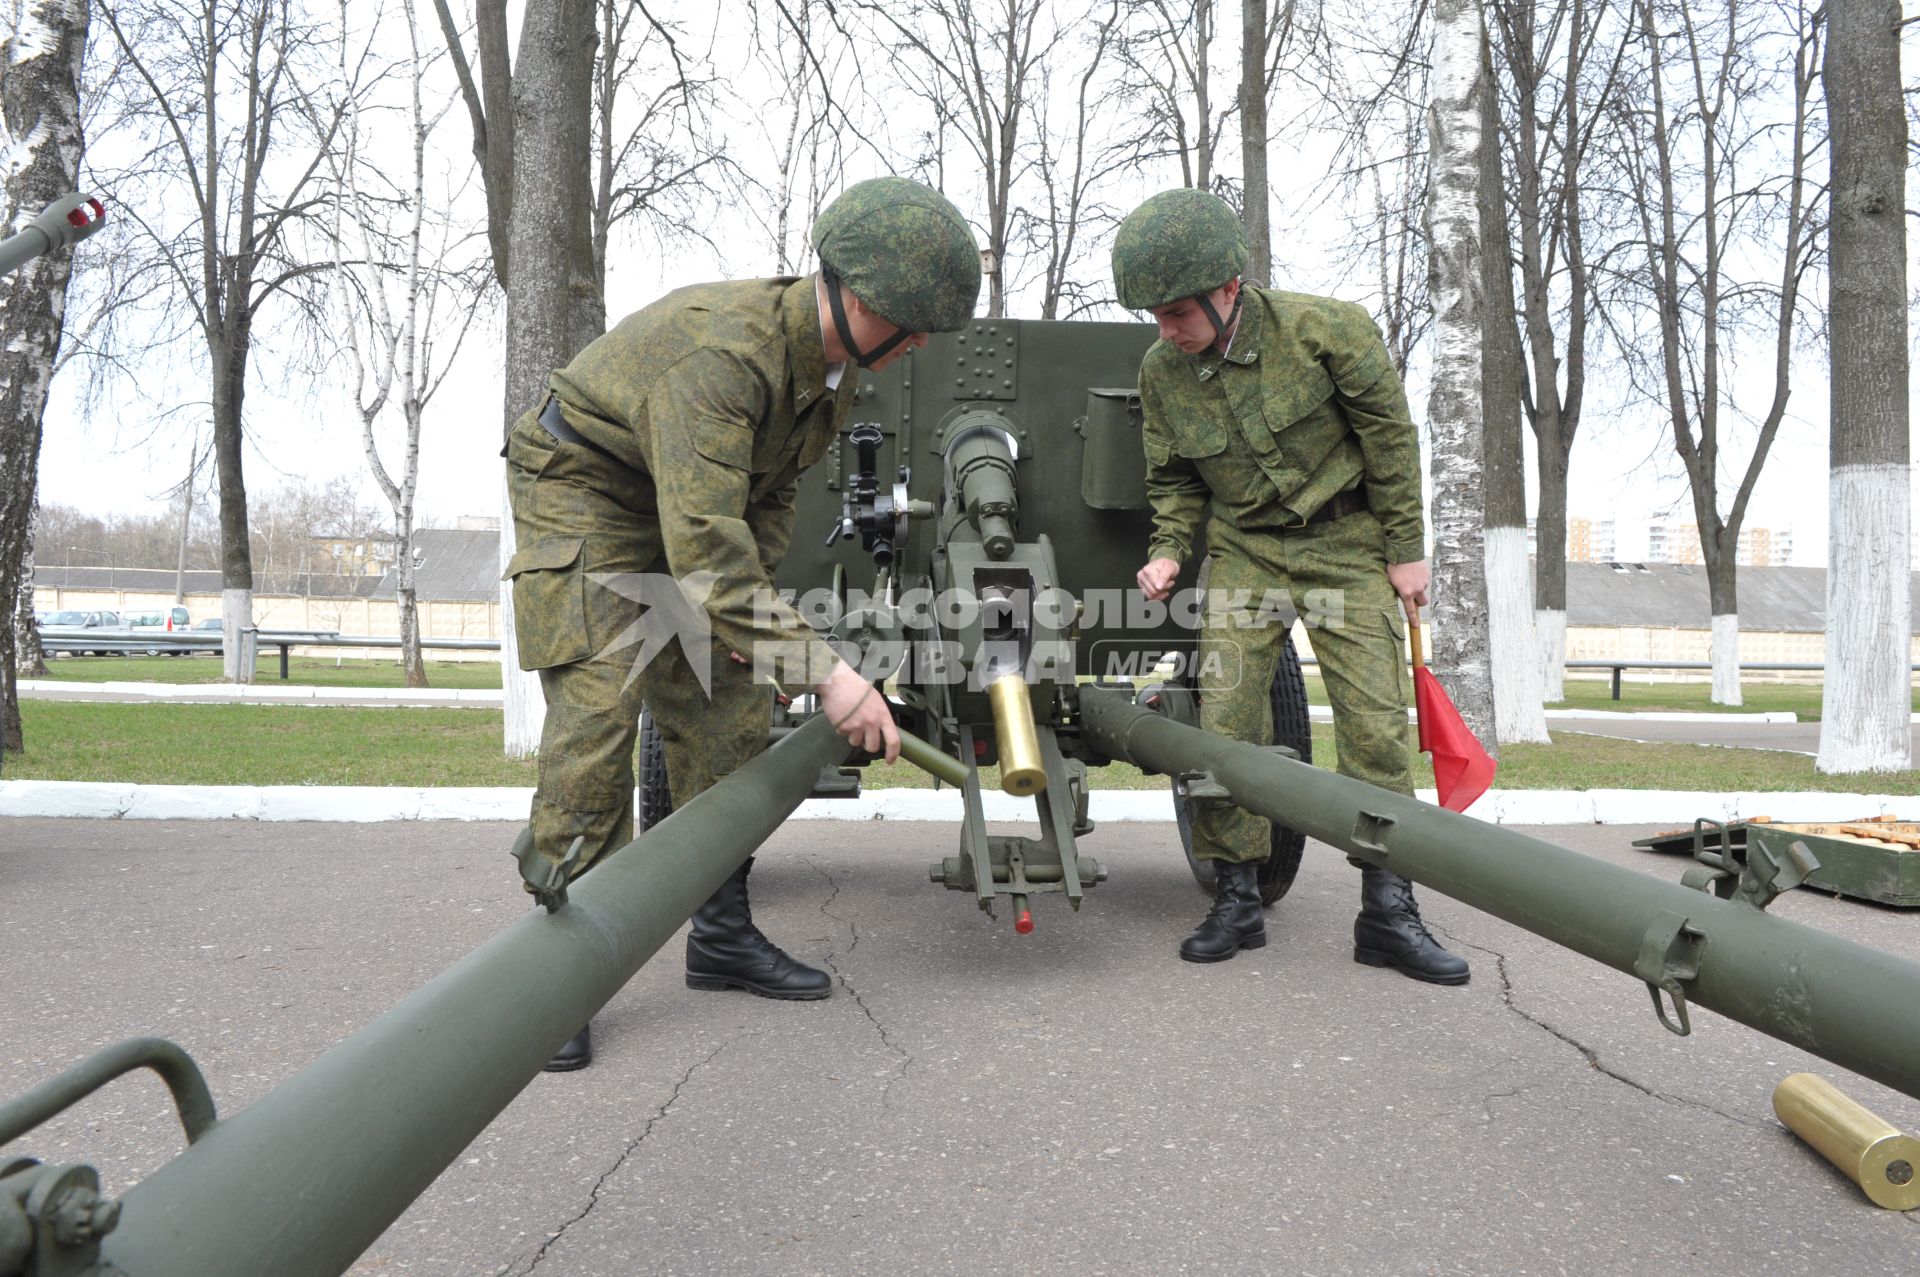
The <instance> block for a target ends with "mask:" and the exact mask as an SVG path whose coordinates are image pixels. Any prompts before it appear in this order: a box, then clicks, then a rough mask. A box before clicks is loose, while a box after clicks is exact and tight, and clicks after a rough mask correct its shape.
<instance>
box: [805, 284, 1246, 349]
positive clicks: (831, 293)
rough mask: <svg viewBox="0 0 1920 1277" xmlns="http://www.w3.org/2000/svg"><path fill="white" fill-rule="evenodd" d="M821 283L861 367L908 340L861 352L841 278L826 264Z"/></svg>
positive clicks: (899, 336)
mask: <svg viewBox="0 0 1920 1277" xmlns="http://www.w3.org/2000/svg"><path fill="white" fill-rule="evenodd" d="M820 282H821V283H823V284H825V285H826V288H827V308H828V309H829V310H831V311H832V312H833V330H834V331H835V332H836V333H838V334H840V344H841V345H842V346H844V347H845V348H846V351H847V357H848V358H850V359H852V360H853V362H854V363H856V364H858V365H859V366H860V367H862V368H871V367H873V365H874V363H875V361H876V360H879V359H881V358H884V357H885V356H886V354H887V353H888V352H889V351H891V350H892V349H893V348H894V347H895V346H898V345H899V344H900V343H901V342H903V341H905V340H906V339H907V336H908V334H907V330H906V329H904V328H895V329H894V330H893V336H891V337H889V338H887V339H886V340H885V341H883V342H881V343H880V344H879V345H878V346H875V347H874V348H873V349H872V350H864V351H863V350H861V349H860V346H859V344H858V343H857V342H855V341H854V339H853V329H852V327H850V326H849V325H848V323H847V306H846V302H845V301H844V300H842V298H841V296H840V276H838V275H837V274H835V273H834V270H833V267H831V266H829V265H827V264H826V263H825V262H821V263H820ZM1216 322H1218V321H1216Z"/></svg>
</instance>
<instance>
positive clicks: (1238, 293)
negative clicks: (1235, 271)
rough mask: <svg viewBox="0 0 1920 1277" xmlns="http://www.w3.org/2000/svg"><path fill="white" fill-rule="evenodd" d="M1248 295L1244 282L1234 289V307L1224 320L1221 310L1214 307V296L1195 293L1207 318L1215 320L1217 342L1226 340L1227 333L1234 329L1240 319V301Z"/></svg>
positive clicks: (1214, 333) (1214, 334) (1214, 329)
mask: <svg viewBox="0 0 1920 1277" xmlns="http://www.w3.org/2000/svg"><path fill="white" fill-rule="evenodd" d="M1246 296H1247V289H1246V285H1244V284H1243V285H1241V286H1240V287H1239V288H1236V289H1234V291H1233V309H1232V310H1229V311H1228V312H1227V317H1226V319H1225V320H1222V319H1221V318H1220V312H1219V311H1217V310H1215V309H1214V308H1213V298H1211V297H1209V296H1208V295H1207V294H1205V293H1195V294H1194V295H1193V300H1195V301H1197V302H1199V303H1200V309H1201V310H1203V311H1205V312H1206V314H1207V318H1208V319H1210V320H1212V321H1213V339H1214V341H1215V342H1223V341H1225V340H1226V339H1227V334H1228V333H1229V332H1231V331H1233V326H1234V324H1236V323H1238V322H1239V320H1240V303H1241V302H1242V301H1245V300H1246Z"/></svg>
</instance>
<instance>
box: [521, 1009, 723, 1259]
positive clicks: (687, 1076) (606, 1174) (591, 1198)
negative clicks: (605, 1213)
mask: <svg viewBox="0 0 1920 1277" xmlns="http://www.w3.org/2000/svg"><path fill="white" fill-rule="evenodd" d="M747 1036H751V1035H747ZM737 1041H739V1039H738V1038H729V1039H728V1040H727V1041H725V1042H722V1043H721V1044H720V1045H719V1046H717V1047H715V1048H713V1050H712V1051H711V1052H709V1053H708V1054H707V1057H706V1058H705V1059H702V1060H695V1061H694V1062H693V1063H692V1064H691V1065H689V1066H688V1068H687V1071H686V1072H685V1073H682V1074H681V1075H680V1080H679V1081H678V1082H675V1083H674V1084H673V1093H672V1094H671V1095H669V1096H667V1099H666V1103H664V1104H662V1105H661V1106H660V1107H659V1108H657V1109H655V1110H654V1111H653V1115H652V1116H651V1117H649V1118H647V1124H646V1126H645V1127H643V1128H642V1129H641V1131H640V1134H638V1135H637V1136H635V1137H634V1138H633V1139H632V1140H630V1141H628V1143H627V1146H626V1147H625V1148H624V1149H621V1150H620V1156H619V1157H617V1158H615V1159H614V1161H613V1165H612V1166H609V1167H608V1168H607V1169H606V1170H605V1171H603V1172H601V1174H600V1177H599V1178H598V1179H596V1180H594V1181H593V1188H592V1190H591V1191H590V1192H589V1193H588V1194H587V1204H586V1206H584V1207H583V1208H581V1211H580V1213H579V1214H578V1215H575V1216H574V1217H573V1218H572V1219H570V1220H568V1221H567V1222H566V1223H564V1224H562V1225H560V1227H558V1228H556V1229H554V1230H553V1232H551V1233H549V1234H548V1235H547V1240H546V1241H544V1242H542V1243H540V1248H539V1249H538V1250H536V1251H535V1252H534V1253H533V1258H532V1260H531V1261H529V1262H528V1264H527V1266H526V1267H525V1268H521V1269H518V1270H517V1271H515V1272H513V1273H512V1277H528V1274H530V1273H532V1272H533V1270H534V1269H536V1268H538V1267H539V1266H540V1265H541V1263H542V1261H544V1260H545V1259H546V1257H547V1252H548V1251H550V1250H552V1249H553V1246H554V1243H555V1242H558V1241H559V1240H560V1238H561V1237H562V1236H564V1235H565V1234H566V1231H567V1230H568V1229H569V1228H572V1227H573V1226H574V1225H575V1224H577V1223H579V1222H580V1221H581V1220H583V1219H585V1218H586V1217H587V1216H589V1215H591V1214H592V1213H593V1208H594V1207H596V1206H598V1205H599V1204H600V1190H601V1189H602V1188H604V1187H605V1186H606V1183H607V1181H608V1180H609V1179H612V1178H613V1176H614V1174H615V1173H616V1172H618V1171H619V1169H620V1168H621V1167H622V1166H625V1165H626V1164H627V1159H628V1158H630V1157H632V1156H633V1155H634V1153H635V1152H636V1151H637V1150H638V1149H639V1147H640V1146H641V1145H642V1144H644V1143H646V1142H647V1137H648V1136H650V1135H652V1134H653V1128H654V1127H655V1126H656V1125H657V1124H658V1123H659V1122H660V1120H661V1119H662V1118H664V1117H666V1115H667V1112H668V1110H670V1109H672V1108H673V1106H674V1105H675V1104H677V1103H679V1101H680V1092H681V1091H682V1090H684V1089H685V1087H686V1085H687V1083H688V1082H690V1081H692V1080H693V1075H694V1074H695V1073H698V1072H699V1071H700V1070H701V1069H704V1068H705V1067H707V1065H709V1064H712V1063H713V1062H714V1060H715V1059H717V1058H719V1056H720V1053H721V1052H722V1051H725V1050H726V1049H727V1048H728V1047H730V1046H732V1045H733V1044H734V1043H735V1042H737ZM511 1267H512V1265H509V1266H508V1268H511ZM508 1268H503V1269H501V1270H500V1275H501V1277H507V1274H508Z"/></svg>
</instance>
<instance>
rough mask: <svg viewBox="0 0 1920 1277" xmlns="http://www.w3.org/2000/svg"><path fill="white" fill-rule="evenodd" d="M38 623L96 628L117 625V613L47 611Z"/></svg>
mask: <svg viewBox="0 0 1920 1277" xmlns="http://www.w3.org/2000/svg"><path fill="white" fill-rule="evenodd" d="M40 624H44V626H52V628H71V630H96V628H102V626H119V614H117V613H48V614H46V620H42V622H40Z"/></svg>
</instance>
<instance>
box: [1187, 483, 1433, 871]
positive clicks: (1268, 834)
mask: <svg viewBox="0 0 1920 1277" xmlns="http://www.w3.org/2000/svg"><path fill="white" fill-rule="evenodd" d="M1207 541H1208V545H1209V549H1208V558H1209V560H1210V562H1209V565H1208V568H1207V597H1208V599H1209V600H1210V601H1212V602H1213V606H1210V607H1209V608H1208V610H1207V611H1206V612H1205V613H1203V614H1202V622H1201V631H1200V650H1199V656H1198V668H1199V670H1200V671H1201V678H1200V693H1201V694H1200V726H1201V727H1203V728H1204V729H1206V730H1207V731H1210V732H1218V733H1220V734H1221V735H1222V736H1226V737H1230V738H1231V739H1233V740H1239V741H1246V742H1248V743H1249V744H1255V745H1270V744H1272V743H1273V703H1272V700H1271V697H1270V693H1269V690H1268V689H1269V688H1270V687H1271V686H1272V684H1273V676H1274V671H1275V670H1276V669H1278V668H1279V664H1280V649H1281V643H1282V641H1283V640H1284V639H1285V638H1286V636H1287V632H1288V621H1289V619H1290V618H1288V617H1285V616H1281V617H1279V618H1278V619H1276V618H1275V616H1274V611H1266V612H1263V611H1262V610H1261V607H1260V604H1261V600H1262V599H1263V597H1265V596H1266V592H1267V591H1269V590H1277V591H1281V592H1283V593H1284V595H1285V596H1286V599H1285V600H1283V607H1282V608H1281V609H1277V610H1280V611H1284V610H1285V608H1284V603H1286V602H1290V603H1291V605H1292V610H1293V611H1294V612H1295V613H1296V614H1297V615H1298V616H1299V618H1300V619H1301V620H1302V621H1303V622H1304V623H1305V624H1306V626H1307V632H1308V635H1309V638H1310V641H1311V642H1312V644H1313V654H1314V656H1315V657H1316V658H1318V660H1319V662H1320V677H1321V679H1322V680H1323V681H1324V683H1325V684H1326V689H1327V699H1328V700H1329V701H1330V702H1331V703H1332V705H1333V735H1334V744H1335V747H1336V749H1337V751H1338V753H1339V756H1340V757H1339V764H1338V770H1339V772H1340V774H1341V775H1343V776H1351V777H1353V778H1354V779H1356V780H1364V781H1366V782H1367V783H1368V784H1371V785H1378V786H1380V787H1381V788H1383V789H1391V790H1393V791H1395V792H1396V793H1402V794H1412V793H1413V755H1412V743H1413V742H1412V735H1411V733H1410V732H1409V731H1408V727H1407V705H1408V698H1409V697H1410V695H1411V691H1412V681H1413V680H1412V674H1411V673H1410V672H1409V670H1408V667H1407V657H1406V654H1405V639H1406V618H1405V617H1404V615H1403V614H1402V613H1401V610H1400V601H1399V598H1398V596H1396V595H1395V594H1394V592H1393V587H1392V586H1391V585H1390V584H1389V583H1388V581H1387V564H1386V548H1385V546H1386V543H1385V539H1384V537H1383V536H1382V534H1381V531H1380V524H1379V523H1378V522H1377V521H1376V520H1375V519H1374V517H1373V515H1372V514H1370V513H1368V512H1367V511H1364V510H1363V511H1360V512H1359V513H1357V514H1350V515H1347V516H1346V517H1345V518H1340V519H1331V520H1329V521H1327V522H1325V523H1316V524H1314V525H1313V526H1311V527H1307V528H1302V529H1300V530H1299V531H1295V532H1285V533H1273V532H1248V531H1243V530H1241V529H1238V528H1234V527H1230V526H1228V525H1227V524H1226V523H1225V522H1224V521H1223V520H1220V519H1214V520H1213V521H1212V522H1210V523H1209V524H1208V525H1207ZM1242 591H1245V592H1246V593H1245V594H1244V595H1243V594H1241V592H1242ZM1236 596H1238V597H1236ZM1241 600H1245V601H1241ZM1222 602H1226V603H1229V604H1233V605H1235V606H1226V607H1223V606H1220V604H1221V603H1222ZM1262 622H1264V623H1262ZM1210 671H1217V672H1218V677H1219V682H1220V683H1221V684H1222V685H1221V686H1217V687H1211V688H1210V687H1209V686H1208V683H1209V681H1211V678H1212V677H1213V675H1212V674H1210V673H1209V672H1210ZM1272 845H1273V844H1272V826H1271V824H1270V823H1269V822H1268V821H1267V819H1266V818H1265V817H1264V816H1256V815H1254V814H1253V813H1252V812H1249V811H1245V810H1243V809H1241V808H1239V807H1236V806H1234V805H1233V804H1232V803H1230V802H1226V801H1224V800H1219V799H1206V800H1199V801H1196V802H1195V803H1194V805H1193V854H1194V855H1195V856H1196V857H1197V858H1199V859H1202V860H1229V861H1245V860H1265V859H1266V858H1267V856H1268V854H1269V852H1270V851H1271V849H1272Z"/></svg>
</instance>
